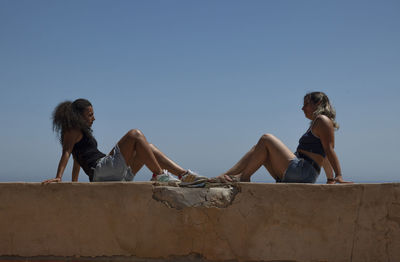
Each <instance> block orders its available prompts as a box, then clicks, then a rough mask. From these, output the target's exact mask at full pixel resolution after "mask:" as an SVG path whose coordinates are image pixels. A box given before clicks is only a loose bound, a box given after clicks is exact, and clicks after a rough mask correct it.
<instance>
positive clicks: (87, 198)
mask: <svg viewBox="0 0 400 262" xmlns="http://www.w3.org/2000/svg"><path fill="white" fill-rule="evenodd" d="M188 199H189V200H188ZM191 206H194V207H191ZM65 257H66V258H74V259H76V260H85V259H88V258H90V259H91V260H93V259H96V260H105V259H106V260H107V261H118V260H120V261H147V260H150V261H166V260H170V261H172V260H180V261H186V260H190V261H206V260H209V261H313V262H315V261H332V262H334V261H338V262H339V261H343V262H345V261H346V262H348V261H354V262H356V261H357V262H368V261H374V262H375V261H390V262H398V261H400V184H355V185H302V184H256V183H239V184H238V188H237V189H232V188H226V189H187V188H170V187H162V188H161V187H156V186H154V185H152V184H151V183H91V184H89V183H61V184H51V185H46V186H43V185H41V184H38V183H0V260H1V259H3V260H7V259H9V260H10V259H19V260H24V259H25V260H26V259H27V260H35V258H36V259H39V258H40V259H46V258H53V259H63V258H65Z"/></svg>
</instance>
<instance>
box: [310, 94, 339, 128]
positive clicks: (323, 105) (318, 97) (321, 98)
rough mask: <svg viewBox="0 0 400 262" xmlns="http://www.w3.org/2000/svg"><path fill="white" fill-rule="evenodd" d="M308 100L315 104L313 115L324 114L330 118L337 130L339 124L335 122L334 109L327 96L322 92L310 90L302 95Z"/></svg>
mask: <svg viewBox="0 0 400 262" xmlns="http://www.w3.org/2000/svg"><path fill="white" fill-rule="evenodd" d="M307 99H308V100H309V101H310V102H311V103H312V104H314V105H316V106H317V110H315V112H314V116H316V117H317V116H319V115H325V116H327V117H328V118H329V119H330V120H332V123H333V127H334V128H335V129H336V130H338V129H339V124H338V123H337V122H336V111H335V109H334V108H333V106H332V105H331V103H330V102H329V98H328V96H327V95H326V94H325V93H323V92H311V93H308V94H306V95H305V96H304V100H307Z"/></svg>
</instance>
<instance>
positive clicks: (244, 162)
mask: <svg viewBox="0 0 400 262" xmlns="http://www.w3.org/2000/svg"><path fill="white" fill-rule="evenodd" d="M255 147H256V146H253V147H252V148H251V149H250V151H249V152H247V153H246V154H245V155H244V156H243V157H242V158H241V159H240V160H239V162H237V163H236V164H235V165H234V166H233V167H232V168H231V169H229V170H228V171H226V172H225V173H223V174H222V175H227V176H234V175H237V174H240V173H241V172H242V171H243V170H244V169H245V168H246V166H247V164H248V162H249V161H250V158H251V157H252V154H253V152H254V148H255Z"/></svg>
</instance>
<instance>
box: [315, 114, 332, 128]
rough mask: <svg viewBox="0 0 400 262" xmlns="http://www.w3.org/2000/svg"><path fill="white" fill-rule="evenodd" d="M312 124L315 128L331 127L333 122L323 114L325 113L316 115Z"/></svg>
mask: <svg viewBox="0 0 400 262" xmlns="http://www.w3.org/2000/svg"><path fill="white" fill-rule="evenodd" d="M313 122H314V125H313V127H315V128H317V129H318V128H329V129H330V128H333V127H334V125H333V122H332V120H331V119H330V118H329V117H327V116H325V115H318V116H317V117H316V118H315V119H314V121H313Z"/></svg>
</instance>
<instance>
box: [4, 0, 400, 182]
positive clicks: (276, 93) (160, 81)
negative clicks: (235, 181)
mask: <svg viewBox="0 0 400 262" xmlns="http://www.w3.org/2000/svg"><path fill="white" fill-rule="evenodd" d="M399 14H400V2H399V1H349V0H346V1H319V0H318V1H187V0H185V1H164V0H162V1H161V0H160V1H118V0H117V1H115V0H113V1H111V0H110V1H99V0H95V1H81V0H79V1H53V0H48V1H39V0H36V1H30V0H28V1H19V0H0V88H1V95H0V123H1V124H0V125H1V128H0V166H1V168H0V182H7V181H42V180H44V179H47V178H51V177H54V176H55V174H56V169H57V164H58V160H59V158H60V155H61V147H60V145H59V143H58V141H57V139H56V136H55V134H54V133H53V132H52V129H51V120H50V117H51V113H52V111H53V109H54V107H55V106H56V105H57V104H58V103H60V102H62V101H64V100H74V99H76V98H80V97H83V98H87V99H89V100H90V101H91V102H92V104H93V106H94V110H95V116H96V121H95V123H94V125H93V129H94V135H95V137H96V138H97V140H98V143H99V149H100V150H102V151H104V152H106V153H108V152H109V151H110V149H111V148H112V147H113V146H114V144H115V143H116V142H117V141H118V140H119V138H120V137H121V136H122V135H124V133H125V132H126V131H128V130H129V129H131V128H138V129H140V130H141V131H142V132H143V133H144V134H145V135H146V137H147V138H148V140H149V141H150V142H152V143H154V144H155V145H157V146H158V147H159V148H160V149H161V150H162V151H164V152H165V153H166V154H167V155H169V156H170V157H171V158H173V159H174V160H176V161H177V162H178V163H180V164H181V165H182V166H183V167H185V168H190V169H193V170H196V171H198V172H199V173H201V174H203V175H206V176H216V175H218V174H220V173H221V172H223V171H225V170H226V169H228V168H230V167H231V166H232V165H233V164H234V163H235V162H236V161H237V160H238V159H239V158H240V157H241V156H242V155H243V154H244V153H245V152H246V151H247V150H249V149H250V147H251V146H252V145H254V144H255V143H256V142H257V140H258V138H259V137H260V136H261V135H262V134H264V133H272V134H274V135H276V136H277V137H278V138H280V139H281V140H282V141H283V142H284V143H285V144H286V145H287V146H288V147H289V148H290V149H292V150H295V149H296V146H297V142H298V139H299V137H300V136H301V135H302V134H303V133H304V132H305V131H306V129H307V127H308V123H309V121H308V120H307V119H305V117H304V115H303V113H302V111H301V106H302V99H303V96H304V94H305V93H306V92H309V91H324V92H326V93H327V94H328V96H329V97H330V99H331V101H332V102H333V105H334V107H335V108H336V111H337V120H338V122H339V124H340V125H341V128H340V129H339V131H338V132H336V152H337V154H338V156H339V159H340V161H341V164H342V169H343V172H344V174H345V178H347V179H351V180H353V181H356V182H362V181H370V182H372V181H377V182H399V181H400V172H399V170H398V168H397V165H398V161H399V160H398V159H399V150H400V142H399V135H400V122H399V117H398V116H399V114H400V109H399V102H400V49H399V47H400V31H399V28H400V15H399ZM71 166H72V161H70V165H69V168H68V169H67V171H66V173H65V174H64V181H69V180H70V179H71ZM149 178H150V171H149V170H147V169H146V168H144V169H143V170H142V171H140V172H139V174H138V176H137V177H136V180H139V181H144V180H148V179H149ZM79 180H80V181H88V179H87V176H86V175H85V174H84V173H83V171H81V173H80V179H79ZM253 181H259V182H273V180H272V178H271V177H270V176H269V174H268V173H267V172H266V171H265V169H260V170H259V171H258V172H257V173H256V175H254V177H253ZM318 182H319V183H324V182H325V177H324V174H323V173H322V174H321V176H320V178H319V179H318Z"/></svg>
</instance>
